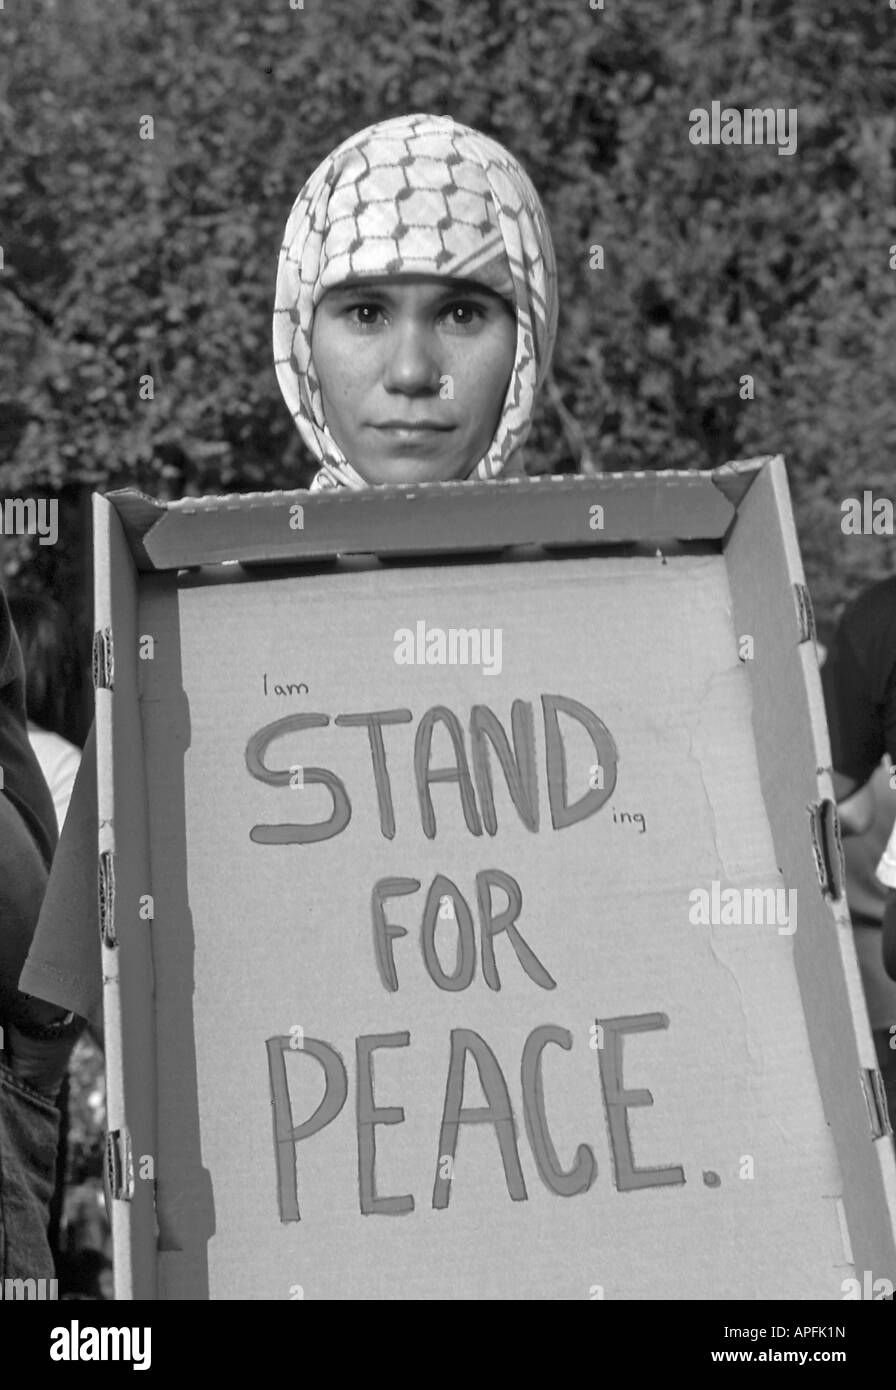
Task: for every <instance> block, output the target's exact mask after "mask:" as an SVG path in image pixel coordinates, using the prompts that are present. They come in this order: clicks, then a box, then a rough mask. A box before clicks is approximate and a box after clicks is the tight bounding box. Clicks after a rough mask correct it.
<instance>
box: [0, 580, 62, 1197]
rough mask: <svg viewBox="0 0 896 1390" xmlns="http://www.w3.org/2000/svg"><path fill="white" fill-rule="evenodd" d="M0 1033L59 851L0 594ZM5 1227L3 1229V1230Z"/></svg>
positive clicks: (16, 1003) (14, 1003) (13, 1006)
mask: <svg viewBox="0 0 896 1390" xmlns="http://www.w3.org/2000/svg"><path fill="white" fill-rule="evenodd" d="M0 772H2V789H0V1026H2V1025H3V1023H4V1022H11V1021H13V1019H14V1018H15V1017H16V1015H17V1013H18V1009H19V1007H20V1003H21V1001H20V999H19V998H18V993H17V988H16V982H17V980H18V978H19V972H20V971H21V969H22V965H23V963H24V960H25V956H26V954H27V952H28V948H29V946H30V944H31V940H32V937H33V935H34V929H35V927H36V925H37V919H38V913H39V912H40V906H41V902H42V900H43V895H44V891H45V889H46V885H47V871H48V869H49V867H50V861H51V860H52V857H53V851H54V849H55V847H56V812H55V811H54V809H53V799H52V797H51V796H50V791H49V788H48V787H47V784H46V782H45V781H44V778H43V774H42V772H41V770H40V765H39V764H38V761H37V758H36V757H35V756H34V753H33V752H32V749H31V744H30V742H29V740H28V725H27V720H26V718H25V670H24V667H23V665H22V653H21V649H20V647H19V639H18V638H17V637H16V634H15V629H14V628H13V625H12V620H11V618H10V616H9V608H8V607H7V603H6V596H5V594H4V593H3V591H2V590H0ZM0 1224H2V1223H0Z"/></svg>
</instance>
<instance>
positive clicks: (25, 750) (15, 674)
mask: <svg viewBox="0 0 896 1390" xmlns="http://www.w3.org/2000/svg"><path fill="white" fill-rule="evenodd" d="M0 771H2V789H0V795H3V796H5V797H6V799H7V801H9V802H11V804H12V805H13V806H14V807H15V809H16V811H17V812H18V814H19V816H20V817H21V819H22V821H23V822H24V824H25V827H26V828H27V830H28V831H29V833H30V835H31V838H32V839H33V840H34V843H35V844H36V846H37V848H38V851H39V852H40V856H41V858H42V859H43V861H44V864H45V865H46V867H47V868H48V869H49V867H50V863H51V861H52V858H53V851H54V850H55V848H56V836H57V832H56V812H55V810H54V808H53V798H52V797H51V795H50V791H49V788H48V787H47V784H46V782H45V781H44V777H43V773H42V772H41V770H40V764H39V763H38V761H37V758H36V757H35V755H34V752H33V750H32V748H31V743H30V741H29V739H28V720H27V718H26V715H25V668H24V666H23V664H22V651H21V648H20V647H19V639H18V637H17V636H16V630H15V628H14V627H13V625H12V618H11V617H10V614H9V606H8V604H7V602H6V595H5V594H4V593H3V591H2V589H0ZM3 853H4V851H3V846H2V845H0V856H3ZM0 863H2V867H3V871H4V872H6V873H11V872H12V866H11V865H10V864H9V863H8V862H7V859H6V857H4V858H2V859H0ZM38 906H39V904H38Z"/></svg>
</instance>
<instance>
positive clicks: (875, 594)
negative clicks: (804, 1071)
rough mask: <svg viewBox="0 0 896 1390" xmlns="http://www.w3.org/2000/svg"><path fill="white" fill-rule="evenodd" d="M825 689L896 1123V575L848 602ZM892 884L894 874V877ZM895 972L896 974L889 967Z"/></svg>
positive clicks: (863, 956)
mask: <svg viewBox="0 0 896 1390" xmlns="http://www.w3.org/2000/svg"><path fill="white" fill-rule="evenodd" d="M822 656H823V653H822V651H821V650H820V651H819V660H820V661H822V672H821V680H822V688H823V690H824V697H825V707H826V710H827V718H828V728H829V731H830V737H831V757H832V762H833V769H834V773H833V780H834V793H835V795H836V797H837V801H838V812H839V815H840V823H841V827H842V829H843V833H844V842H843V851H844V859H845V864H846V897H847V903H848V905H849V910H850V916H851V917H852V921H853V928H854V935H855V943H856V952H857V955H858V958H859V965H860V968H861V971H862V983H863V985H864V989H865V996H866V1001H867V1005H868V1015H869V1020H870V1022H871V1030H872V1033H873V1035H874V1043H875V1047H876V1050H877V1057H878V1066H879V1068H880V1072H881V1076H882V1078H883V1082H884V1087H885V1090H886V1094H887V1106H888V1110H889V1113H890V1122H891V1124H893V1126H894V1128H896V1049H894V1048H893V1047H892V1046H891V1043H892V1042H893V1041H894V1040H896V1033H894V1032H891V1031H890V1030H891V1028H893V1027H894V1026H896V984H894V982H893V980H892V979H890V978H889V976H888V974H887V970H886V968H885V965H886V964H887V962H888V956H889V954H890V953H891V952H892V953H894V954H896V952H894V951H893V945H892V942H893V939H894V936H896V893H894V892H893V891H892V888H891V889H890V891H889V892H888V891H887V888H886V886H885V885H886V880H885V879H883V878H882V877H881V876H880V875H881V869H882V867H883V866H884V864H885V857H883V858H882V856H884V851H885V847H886V844H887V839H888V837H889V836H890V835H891V832H892V831H893V826H894V818H896V791H894V790H893V787H892V784H893V775H892V766H891V765H892V764H894V763H896V576H894V577H892V578H889V579H885V580H882V581H880V582H879V583H877V584H872V585H871V586H870V587H869V588H867V589H865V590H863V592H862V593H861V594H860V595H859V596H858V598H857V599H856V600H855V601H854V602H853V603H851V604H850V605H848V607H847V608H846V609H845V611H844V613H843V615H842V617H841V619H840V622H839V624H838V626H837V629H836V632H835V634H834V639H833V641H832V643H831V648H830V651H829V652H828V653H827V654H826V659H824V660H822ZM894 883H896V879H894ZM890 973H891V974H896V971H891V972H890Z"/></svg>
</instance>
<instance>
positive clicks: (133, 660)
mask: <svg viewBox="0 0 896 1390" xmlns="http://www.w3.org/2000/svg"><path fill="white" fill-rule="evenodd" d="M93 518H94V604H95V613H96V636H95V643H94V656H95V661H94V677H95V686H96V691H95V698H96V750H97V751H96V757H97V814H98V837H97V866H96V868H97V891H98V893H99V900H100V903H99V905H100V925H101V932H102V940H101V952H102V963H103V1014H104V1033H105V1048H106V1114H107V1140H106V1165H107V1177H108V1184H109V1191H110V1196H111V1218H112V1248H113V1258H114V1270H115V1294H116V1298H119V1299H128V1298H155V1297H156V1293H157V1281H156V1260H155V1245H156V1240H155V1182H154V1177H151V1176H149V1173H150V1172H151V1171H152V1172H153V1173H154V1156H155V1154H156V1151H157V1149H156V1143H155V1064H154V1058H155V1044H154V1032H153V1011H152V990H151V988H149V989H148V988H147V987H146V986H147V982H148V981H149V982H151V980H152V944H151V937H150V932H151V922H149V921H143V920H142V919H141V918H140V916H139V906H140V898H141V895H143V894H151V891H152V890H151V882H150V871H149V859H148V853H149V839H148V826H147V814H146V786H145V775H144V758H143V751H142V733H141V729H140V711H139V701H138V682H137V584H136V578H137V574H136V570H135V568H134V563H133V560H132V558H131V552H130V544H129V538H127V537H126V536H125V532H124V530H123V528H122V525H121V522H120V520H119V517H118V515H117V512H116V510H115V508H114V507H113V506H112V505H111V504H110V503H109V502H108V501H107V500H106V499H105V498H103V497H100V496H95V497H94V499H93ZM113 575H114V585H113ZM119 845H120V846H122V847H124V849H125V852H124V853H122V854H119V852H118V850H119ZM135 984H136V985H137V987H136V988H135V987H134V986H135ZM125 1016H126V1017H127V1028H125V1027H124V1025H123V1020H124V1018H125ZM147 1159H149V1160H152V1163H150V1164H147V1161H146V1160H147Z"/></svg>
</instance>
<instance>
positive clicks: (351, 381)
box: [274, 115, 557, 490]
mask: <svg viewBox="0 0 896 1390" xmlns="http://www.w3.org/2000/svg"><path fill="white" fill-rule="evenodd" d="M556 332H557V273H556V265H555V260H554V249H553V245H552V243H551V237H550V232H549V231H548V226H547V221H546V219H545V215H544V210H543V208H542V206H541V203H540V201H539V199H538V195H537V194H536V192H535V189H534V188H533V187H532V184H531V182H530V180H529V178H528V176H527V175H526V174H525V173H524V171H523V169H522V168H521V167H520V165H519V164H518V163H517V161H516V160H515V159H514V158H513V156H512V155H511V154H509V153H508V151H507V150H505V149H504V148H503V147H502V146H501V145H499V144H497V143H496V142H495V141H494V140H490V139H488V138H487V137H486V136H484V135H480V134H478V133H477V132H476V131H474V130H470V129H469V128H468V127H467V126H462V125H459V124H458V123H457V122H456V121H454V120H452V119H451V118H450V117H449V116H426V115H413V116H402V117H399V118H398V119H396V120H391V121H384V122H382V123H380V124H378V125H373V126H370V127H368V129H366V130H362V131H360V132H359V133H358V134H357V135H353V136H352V137H351V139H349V140H346V141H345V143H344V144H342V145H340V146H339V148H338V149H336V150H334V152H333V153H332V154H331V155H329V156H328V157H327V159H325V160H324V161H323V163H322V164H321V165H319V166H318V168H317V169H316V170H315V171H314V173H313V174H312V175H311V177H310V179H309V180H308V182H307V183H306V184H305V185H304V187H303V188H302V190H301V192H300V193H299V195H298V197H297V198H296V201H295V203H294V204H293V208H292V211H291V213H290V215H289V220H288V222H287V224H286V232H285V235H284V239H283V246H282V249H281V252H280V264H279V269H278V275H277V293H276V307H275V310H274V360H275V366H276V371H277V379H278V381H279V383H280V389H281V390H282V392H283V395H284V398H285V400H286V404H287V405H288V407H289V409H290V411H291V413H292V416H293V419H294V420H295V422H296V425H297V426H298V428H299V431H300V432H301V435H302V438H303V439H304V441H305V443H306V444H307V446H308V448H309V449H310V450H311V452H312V453H313V454H314V456H315V458H317V460H318V461H319V463H320V470H319V472H318V474H317V477H316V478H315V480H314V483H313V484H312V489H313V490H316V489H319V488H332V487H349V488H363V487H366V486H375V485H376V484H381V483H401V482H413V483H417V482H439V481H445V480H450V479H461V478H476V479H488V478H496V477H498V476H499V475H500V474H502V473H507V472H508V471H521V456H520V453H519V450H520V446H521V445H522V443H523V441H524V440H525V438H526V436H527V434H528V433H529V428H530V425H531V421H532V409H533V405H534V401H535V396H536V393H537V391H538V389H539V387H540V386H541V384H542V382H543V381H544V378H545V375H546V374H547V370H548V367H549V365H550V359H551V353H552V351H553V347H554V339H555V337H556Z"/></svg>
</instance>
